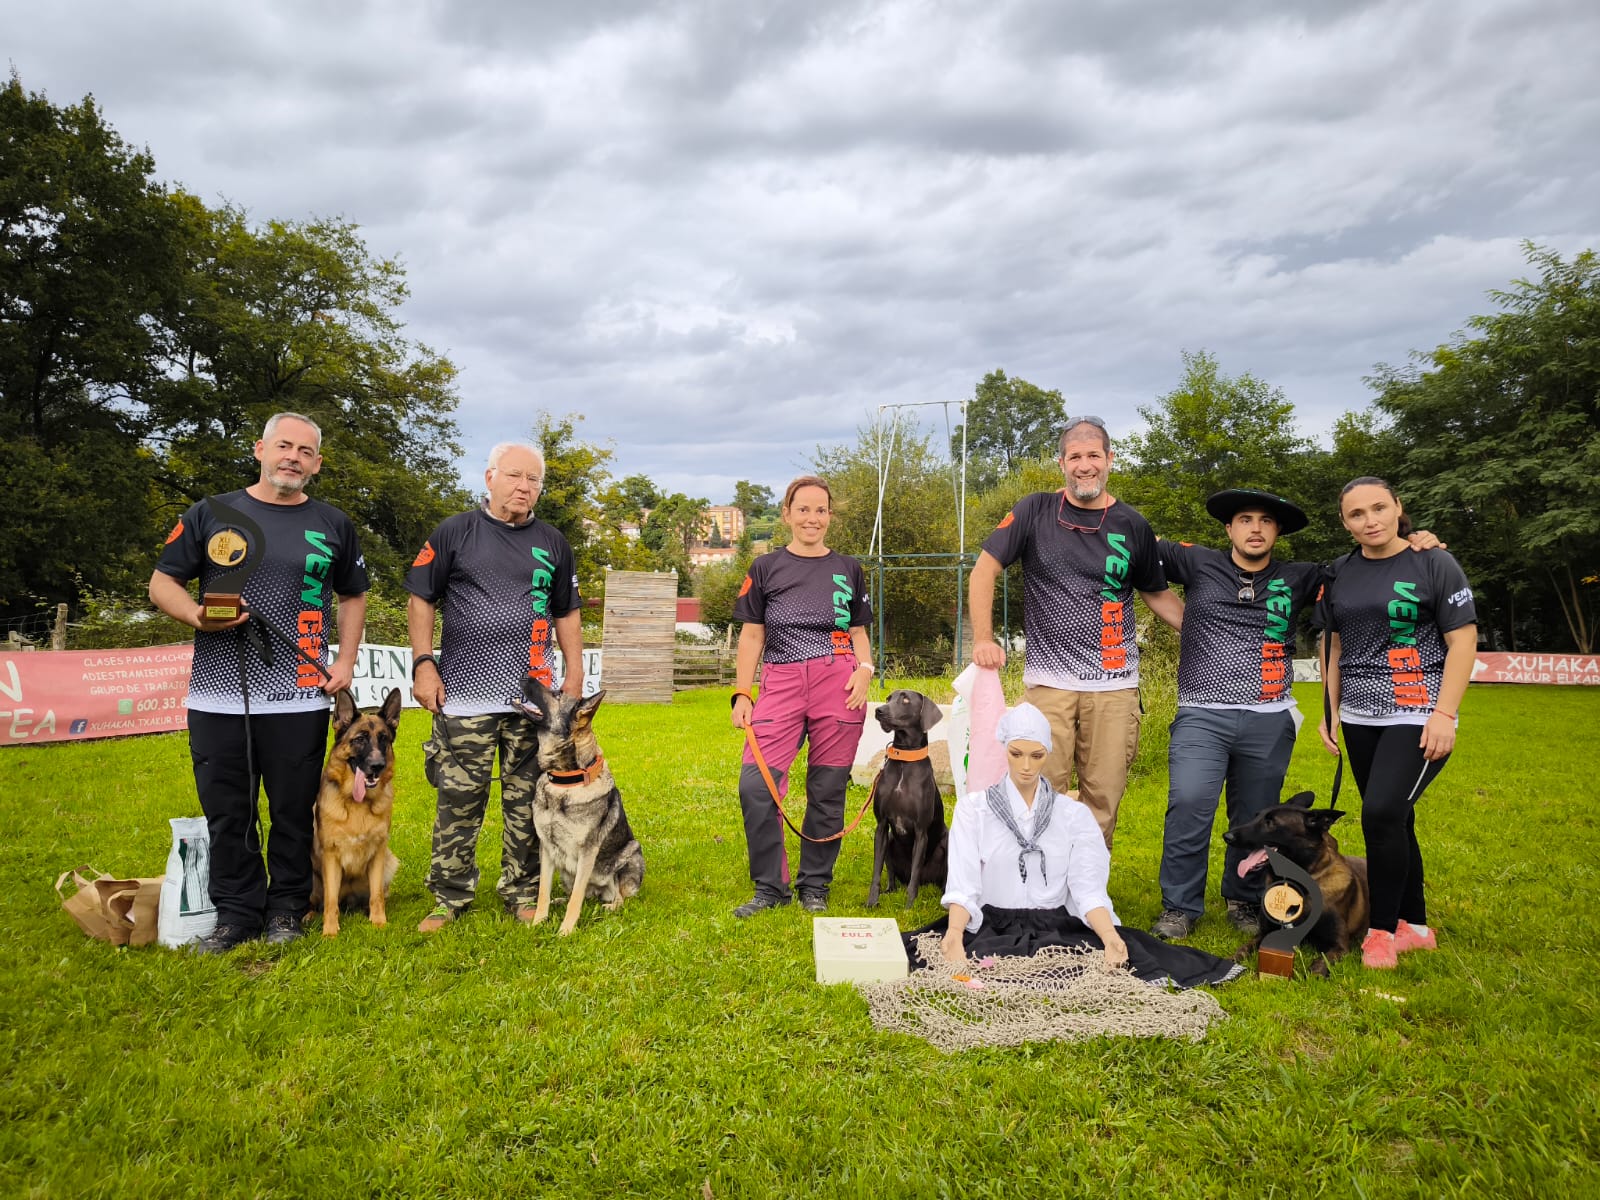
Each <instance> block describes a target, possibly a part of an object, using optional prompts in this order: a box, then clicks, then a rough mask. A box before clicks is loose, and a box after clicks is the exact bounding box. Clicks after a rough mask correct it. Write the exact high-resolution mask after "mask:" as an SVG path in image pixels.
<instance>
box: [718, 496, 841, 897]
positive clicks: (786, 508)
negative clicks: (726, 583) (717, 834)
mask: <svg viewBox="0 0 1600 1200" xmlns="http://www.w3.org/2000/svg"><path fill="white" fill-rule="evenodd" d="M780 516H781V517H782V520H783V523H784V524H785V525H787V526H788V527H789V529H790V532H791V534H792V537H791V539H790V542H789V544H788V545H787V546H783V547H780V548H779V549H777V550H774V551H772V552H771V553H769V554H763V555H761V557H759V558H757V559H756V560H755V561H754V562H753V563H751V564H750V573H749V574H748V575H747V576H745V580H744V584H743V585H742V586H741V587H740V589H739V598H738V600H737V601H735V603H734V606H733V619H734V620H735V621H742V622H743V623H744V627H743V629H741V630H740V632H739V654H738V659H737V666H736V668H735V675H734V679H735V683H734V691H733V718H732V719H733V727H734V728H735V729H738V730H751V731H753V732H754V735H755V739H756V742H757V744H758V745H759V746H760V749H761V753H762V757H763V758H765V759H766V762H767V765H768V767H769V768H770V770H771V771H772V776H773V780H774V782H775V783H776V785H777V788H778V794H779V797H780V798H781V797H782V796H784V795H786V794H787V791H788V770H789V764H790V763H792V762H793V761H794V757H795V755H796V754H798V753H799V752H800V745H801V743H802V742H805V743H807V744H808V745H809V750H808V751H807V755H806V815H805V820H804V822H803V823H802V825H801V829H802V831H803V832H804V834H805V836H806V838H808V839H811V838H816V839H822V838H827V837H828V836H829V835H831V834H836V833H838V832H839V831H840V830H842V829H843V828H844V797H845V788H846V786H847V785H848V784H849V782H850V767H851V765H852V764H853V763H854V762H855V756H856V746H857V744H858V743H859V742H860V741H861V730H862V724H863V721H864V720H865V718H866V715H867V710H866V705H867V690H868V688H869V687H870V686H871V684H872V674H873V666H872V646H871V643H870V642H869V641H868V640H867V625H868V624H869V623H870V622H871V620H872V610H871V608H870V606H869V605H868V603H867V595H866V591H867V587H866V576H865V574H864V573H863V572H862V570H861V564H860V563H858V562H857V561H856V560H855V559H853V558H848V557H846V556H845V555H843V554H838V553H836V552H834V551H833V550H830V549H828V545H827V534H828V526H829V524H830V523H831V522H832V520H833V495H832V493H831V492H830V491H829V490H828V485H827V484H826V483H824V482H823V481H822V480H821V479H818V478H817V477H816V476H815V475H802V476H801V477H800V478H799V479H796V480H794V481H793V482H792V483H790V484H789V486H788V488H787V489H785V491H784V494H783V507H782V509H781V510H780ZM758 664H759V665H760V667H761V694H760V697H759V698H756V699H753V698H752V690H751V689H752V687H753V685H754V682H755V676H756V667H757V665H758ZM747 738H748V735H747ZM739 804H740V806H741V807H742V808H743V810H744V833H745V841H746V843H747V844H748V846H749V852H750V881H751V882H752V883H753V884H754V885H755V895H753V896H752V897H751V898H750V899H749V900H747V901H745V903H743V904H741V905H740V906H739V907H738V908H736V909H734V910H733V915H734V916H736V917H749V916H753V915H754V914H756V913H758V912H760V911H761V910H762V909H766V908H776V907H778V906H779V905H783V904H787V903H789V901H790V899H791V893H790V890H789V856H788V851H787V850H786V849H785V847H784V842H783V820H782V818H781V816H780V815H779V813H778V808H777V805H776V804H774V803H773V798H772V796H771V795H770V794H769V793H768V790H767V785H766V781H765V779H764V778H763V777H762V774H761V771H760V768H759V767H758V766H757V765H756V760H755V757H754V756H753V754H752V752H751V748H750V746H749V744H748V741H747V743H746V745H745V751H744V766H743V768H742V770H741V771H740V774H739ZM838 857H839V842H838V841H837V840H834V841H826V842H823V841H809V840H806V841H802V842H801V844H800V872H799V875H798V876H797V877H796V879H795V881H794V882H795V890H796V891H797V892H798V893H799V895H800V906H801V907H802V908H804V909H805V910H806V911H807V912H826V911H827V908H828V888H829V886H830V885H831V884H832V882H833V865H834V863H835V861H836V860H837V859H838Z"/></svg>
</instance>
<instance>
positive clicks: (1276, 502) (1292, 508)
mask: <svg viewBox="0 0 1600 1200" xmlns="http://www.w3.org/2000/svg"><path fill="white" fill-rule="evenodd" d="M1246 508H1259V509H1262V510H1263V511H1265V512H1268V513H1271V514H1272V519H1273V520H1274V521H1276V522H1277V523H1278V532H1279V533H1280V534H1282V535H1288V534H1291V533H1298V532H1300V530H1302V529H1304V528H1305V527H1306V526H1307V525H1308V524H1310V519H1309V518H1308V517H1307V516H1306V514H1305V512H1304V510H1303V509H1301V507H1300V506H1299V505H1298V504H1295V503H1294V502H1293V501H1290V500H1285V499H1284V498H1283V497H1282V496H1274V495H1273V494H1272V493H1271V492H1258V491H1256V489H1255V488H1229V489H1228V490H1227V491H1225V492H1218V493H1217V494H1216V495H1214V496H1212V497H1211V498H1210V499H1209V500H1207V501H1206V511H1207V512H1208V513H1210V514H1211V515H1212V516H1213V517H1215V518H1216V519H1217V520H1219V521H1221V522H1222V523H1223V524H1224V525H1226V524H1228V523H1229V522H1230V521H1232V520H1233V518H1234V516H1235V515H1236V514H1237V513H1238V512H1239V511H1240V510H1241V509H1246Z"/></svg>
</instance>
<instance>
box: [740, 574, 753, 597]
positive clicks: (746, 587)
mask: <svg viewBox="0 0 1600 1200" xmlns="http://www.w3.org/2000/svg"><path fill="white" fill-rule="evenodd" d="M749 590H750V576H748V575H746V576H745V577H744V582H743V583H741V584H740V585H739V595H741V596H742V595H744V594H745V593H746V592H748V591H749Z"/></svg>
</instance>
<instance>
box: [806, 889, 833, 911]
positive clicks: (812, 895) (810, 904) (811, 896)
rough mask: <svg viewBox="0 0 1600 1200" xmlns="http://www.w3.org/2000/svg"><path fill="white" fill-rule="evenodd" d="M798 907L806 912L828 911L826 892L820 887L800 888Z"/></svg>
mask: <svg viewBox="0 0 1600 1200" xmlns="http://www.w3.org/2000/svg"><path fill="white" fill-rule="evenodd" d="M800 907H801V908H803V909H805V910H806V911H807V912H808V913H825V912H827V911H828V893H827V892H825V891H823V890H822V889H821V888H801V889H800Z"/></svg>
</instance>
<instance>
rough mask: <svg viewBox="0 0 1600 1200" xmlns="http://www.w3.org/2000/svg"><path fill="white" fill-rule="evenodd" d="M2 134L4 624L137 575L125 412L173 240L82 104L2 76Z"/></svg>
mask: <svg viewBox="0 0 1600 1200" xmlns="http://www.w3.org/2000/svg"><path fill="white" fill-rule="evenodd" d="M0 131H3V132H0V487H3V488H4V489H5V493H6V496H7V501H8V502H7V504H6V506H5V511H4V512H3V513H0V611H4V612H7V613H18V612H25V611H28V610H30V609H32V608H34V607H36V606H38V605H40V604H42V603H47V602H54V601H60V600H68V601H70V600H73V599H75V598H76V597H77V595H78V593H79V590H80V589H83V590H85V591H96V590H100V589H104V590H107V591H109V592H113V593H115V592H120V591H132V590H133V588H134V587H135V586H136V585H137V582H138V581H139V580H140V579H141V575H142V577H143V578H148V574H149V571H148V555H149V553H150V549H149V548H150V547H151V546H152V545H154V544H156V531H157V529H158V527H159V524H160V521H161V517H162V514H161V513H159V512H156V511H153V510H152V506H153V505H154V504H157V503H159V501H158V499H157V498H156V497H155V496H154V495H153V491H152V489H153V482H154V467H155V460H154V459H153V457H152V455H151V454H150V453H149V452H148V450H147V449H146V448H144V447H142V446H141V445H140V436H141V434H142V433H143V432H144V430H143V426H142V424H141V422H140V421H139V420H138V413H137V407H136V405H135V404H134V403H133V400H134V397H135V396H136V394H137V393H138V391H139V390H140V389H142V388H143V387H145V386H147V385H148V383H149V382H150V380H151V379H152V378H154V377H155V375H156V367H155V364H154V347H155V344H156V334H155V331H156V330H157V329H158V328H159V325H160V322H161V321H162V320H164V319H166V318H167V317H169V316H170V315H171V313H172V312H173V311H174V310H175V308H176V305H177V303H178V295H179V280H180V277H181V271H180V270H179V263H180V254H179V250H178V247H179V246H180V245H181V241H182V229H181V225H180V223H179V222H178V221H177V220H176V219H175V216H174V214H173V212H172V210H171V207H170V205H169V204H168V201H167V198H166V195H165V192H164V190H163V189H162V187H161V186H160V185H159V184H157V183H155V182H154V181H152V179H151V178H150V176H151V172H152V170H153V163H152V160H151V158H150V156H149V154H147V153H141V152H135V151H134V150H132V149H130V148H129V147H128V146H127V145H126V144H125V143H124V142H123V141H122V139H121V138H120V137H118V136H117V134H116V132H115V131H114V130H113V129H111V127H110V126H109V125H107V124H106V122H105V120H104V118H103V116H102V115H101V112H100V109H99V107H98V106H97V105H96V104H95V102H94V99H93V98H92V97H87V98H85V99H84V100H83V101H82V102H81V103H79V104H75V105H71V106H69V107H66V108H57V107H55V106H53V105H52V104H50V102H49V101H48V100H47V99H46V98H45V97H44V96H43V95H42V94H39V93H27V92H25V91H24V90H23V87H22V84H21V81H20V80H19V79H18V78H17V76H16V75H15V74H13V75H12V76H11V77H10V79H9V81H8V82H7V83H6V84H5V86H4V87H0ZM141 560H143V561H141Z"/></svg>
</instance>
